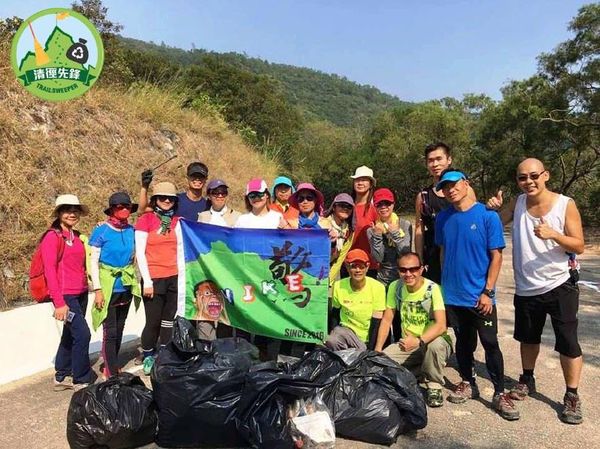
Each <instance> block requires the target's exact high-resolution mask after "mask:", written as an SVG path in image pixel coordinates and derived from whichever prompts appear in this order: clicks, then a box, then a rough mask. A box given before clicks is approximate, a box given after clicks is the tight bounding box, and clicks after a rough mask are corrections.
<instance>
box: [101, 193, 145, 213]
mask: <svg viewBox="0 0 600 449" xmlns="http://www.w3.org/2000/svg"><path fill="white" fill-rule="evenodd" d="M119 204H126V205H129V206H131V213H132V214H133V213H136V212H137V210H138V205H137V204H136V203H132V202H131V198H130V197H129V194H128V193H127V192H115V193H113V194H112V195H111V196H110V198H109V199H108V207H107V208H106V209H104V213H105V214H106V215H110V213H111V209H112V207H113V206H117V205H119Z"/></svg>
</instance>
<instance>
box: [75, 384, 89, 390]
mask: <svg viewBox="0 0 600 449" xmlns="http://www.w3.org/2000/svg"><path fill="white" fill-rule="evenodd" d="M90 385H91V384H90V383H88V382H86V383H83V384H73V390H75V391H79V390H83V389H84V388H86V387H89V386H90Z"/></svg>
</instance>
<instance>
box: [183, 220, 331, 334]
mask: <svg viewBox="0 0 600 449" xmlns="http://www.w3.org/2000/svg"><path fill="white" fill-rule="evenodd" d="M177 237H178V268H179V273H180V276H179V289H178V290H179V293H178V294H179V300H178V315H180V316H183V317H185V318H188V319H193V320H205V321H219V322H222V323H225V324H229V325H231V326H233V327H235V328H238V329H242V330H244V331H247V332H251V333H254V334H257V335H264V336H268V337H274V338H280V339H284V340H293V341H301V342H310V343H320V342H323V341H324V340H325V339H326V337H327V311H328V297H327V295H328V278H327V276H328V273H329V251H330V243H329V238H328V235H327V232H326V231H323V230H311V231H307V230H299V231H280V230H262V229H260V230H259V229H231V228H226V227H220V226H213V225H209V224H204V223H195V222H190V221H188V220H180V224H179V225H178V228H177Z"/></svg>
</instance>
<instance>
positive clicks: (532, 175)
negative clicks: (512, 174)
mask: <svg viewBox="0 0 600 449" xmlns="http://www.w3.org/2000/svg"><path fill="white" fill-rule="evenodd" d="M544 173H546V170H544V171H542V172H540V173H523V174H520V175H518V176H517V181H519V182H525V181H527V180H528V179H530V178H531V180H532V181H537V180H538V179H539V177H540V176H542V175H543V174H544Z"/></svg>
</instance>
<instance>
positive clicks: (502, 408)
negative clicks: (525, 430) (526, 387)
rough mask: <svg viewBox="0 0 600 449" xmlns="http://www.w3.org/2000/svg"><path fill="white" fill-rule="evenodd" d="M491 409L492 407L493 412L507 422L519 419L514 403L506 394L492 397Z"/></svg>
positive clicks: (519, 415)
mask: <svg viewBox="0 0 600 449" xmlns="http://www.w3.org/2000/svg"><path fill="white" fill-rule="evenodd" d="M492 407H494V410H496V411H497V412H498V414H499V415H500V416H502V417H503V418H504V419H506V420H508V421H516V420H517V419H519V418H520V417H521V414H520V413H519V411H518V410H517V408H516V407H515V403H514V402H513V401H512V399H511V398H510V396H509V395H508V394H506V393H500V394H496V395H494V399H493V400H492Z"/></svg>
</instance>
